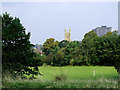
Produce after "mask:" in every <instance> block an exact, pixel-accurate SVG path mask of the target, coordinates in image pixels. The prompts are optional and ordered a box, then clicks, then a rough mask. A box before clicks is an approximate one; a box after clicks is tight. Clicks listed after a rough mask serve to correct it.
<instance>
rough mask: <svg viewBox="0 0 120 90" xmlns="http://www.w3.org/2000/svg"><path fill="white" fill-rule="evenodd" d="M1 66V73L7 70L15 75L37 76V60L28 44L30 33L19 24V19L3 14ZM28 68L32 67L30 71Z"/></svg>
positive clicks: (30, 45)
mask: <svg viewBox="0 0 120 90" xmlns="http://www.w3.org/2000/svg"><path fill="white" fill-rule="evenodd" d="M1 17H2V52H3V53H2V66H3V72H5V70H9V71H10V72H11V73H13V74H14V73H15V72H17V74H20V75H23V74H27V75H29V74H33V75H34V74H39V71H38V68H37V66H39V63H37V62H38V60H36V59H34V57H35V53H33V51H32V49H31V48H32V46H33V45H32V44H31V43H30V41H29V39H30V33H26V32H25V28H24V27H23V25H22V24H21V23H20V20H19V18H16V17H15V18H13V17H11V16H10V15H9V14H7V13H5V14H3V15H2V16H1ZM29 67H34V70H32V69H31V68H29Z"/></svg>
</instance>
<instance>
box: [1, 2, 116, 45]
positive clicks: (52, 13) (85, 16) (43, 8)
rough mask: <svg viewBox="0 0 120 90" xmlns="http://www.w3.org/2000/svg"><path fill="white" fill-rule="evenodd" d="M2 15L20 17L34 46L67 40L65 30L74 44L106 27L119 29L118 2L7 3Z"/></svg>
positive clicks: (4, 5)
mask: <svg viewBox="0 0 120 90" xmlns="http://www.w3.org/2000/svg"><path fill="white" fill-rule="evenodd" d="M2 12H3V13H4V12H8V13H9V14H10V15H11V16H13V17H15V16H16V17H18V18H20V20H21V23H22V24H23V26H24V27H25V28H26V31H27V32H31V38H30V41H31V43H33V44H43V43H44V42H45V41H46V39H48V38H54V39H55V40H58V41H61V40H64V29H65V28H66V29H67V31H69V28H71V40H72V41H74V40H78V41H81V40H82V39H83V37H84V35H85V33H87V32H89V31H90V30H92V29H95V28H96V27H100V26H102V25H103V26H105V25H106V26H109V27H112V28H113V30H114V29H118V3H117V2H3V3H2Z"/></svg>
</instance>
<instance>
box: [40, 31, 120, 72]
mask: <svg viewBox="0 0 120 90" xmlns="http://www.w3.org/2000/svg"><path fill="white" fill-rule="evenodd" d="M42 51H43V56H41V57H44V58H43V59H41V61H43V63H46V64H47V65H52V66H65V65H73V66H82V65H86V66H90V65H92V66H95V65H99V66H115V68H116V69H117V71H118V69H119V66H120V35H118V33H117V31H116V30H114V31H113V32H108V33H107V34H105V35H103V36H101V37H100V36H98V35H97V34H96V33H95V32H94V31H93V30H91V31H90V32H88V33H86V34H85V35H84V39H83V40H82V41H81V42H80V41H71V42H68V41H66V40H63V41H61V42H58V41H55V39H54V38H50V39H47V40H46V41H45V42H44V44H43V46H42Z"/></svg>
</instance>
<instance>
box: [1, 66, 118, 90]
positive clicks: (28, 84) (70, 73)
mask: <svg viewBox="0 0 120 90" xmlns="http://www.w3.org/2000/svg"><path fill="white" fill-rule="evenodd" d="M39 70H40V73H42V74H43V76H38V77H37V79H34V80H29V79H27V80H22V79H20V78H19V79H10V78H8V80H7V79H6V80H4V81H3V82H4V84H3V88H118V80H117V76H118V74H117V72H116V70H115V69H114V67H99V66H76V67H73V66H66V67H50V66H49V67H48V66H46V67H39ZM93 70H95V72H96V73H95V76H93ZM60 75H63V76H66V77H67V78H66V80H60V81H56V80H55V79H56V77H57V76H60Z"/></svg>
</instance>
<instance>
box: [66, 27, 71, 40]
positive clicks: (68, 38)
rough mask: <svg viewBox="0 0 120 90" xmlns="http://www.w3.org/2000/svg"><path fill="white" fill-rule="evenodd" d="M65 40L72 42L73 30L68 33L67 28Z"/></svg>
mask: <svg viewBox="0 0 120 90" xmlns="http://www.w3.org/2000/svg"><path fill="white" fill-rule="evenodd" d="M65 40H67V41H69V42H70V41H71V29H69V32H66V28H65Z"/></svg>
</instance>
